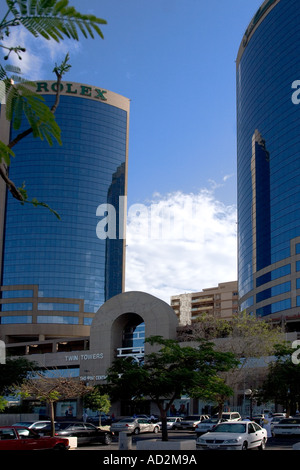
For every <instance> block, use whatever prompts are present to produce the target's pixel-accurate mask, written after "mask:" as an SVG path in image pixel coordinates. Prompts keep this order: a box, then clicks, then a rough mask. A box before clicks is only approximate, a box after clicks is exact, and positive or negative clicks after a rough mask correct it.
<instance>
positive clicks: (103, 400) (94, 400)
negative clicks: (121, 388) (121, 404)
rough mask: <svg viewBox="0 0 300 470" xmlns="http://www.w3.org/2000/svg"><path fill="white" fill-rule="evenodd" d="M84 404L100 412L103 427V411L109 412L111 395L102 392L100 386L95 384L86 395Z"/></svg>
mask: <svg viewBox="0 0 300 470" xmlns="http://www.w3.org/2000/svg"><path fill="white" fill-rule="evenodd" d="M84 406H86V407H87V408H89V409H90V410H92V411H98V412H99V427H101V412H103V413H108V411H109V409H110V400H109V396H108V395H107V394H102V393H101V391H100V389H99V387H97V386H95V387H94V388H93V390H92V391H91V392H90V393H89V394H87V395H85V397H84Z"/></svg>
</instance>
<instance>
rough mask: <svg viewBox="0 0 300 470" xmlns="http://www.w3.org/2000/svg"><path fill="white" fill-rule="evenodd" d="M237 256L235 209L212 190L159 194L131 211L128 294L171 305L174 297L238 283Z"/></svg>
mask: <svg viewBox="0 0 300 470" xmlns="http://www.w3.org/2000/svg"><path fill="white" fill-rule="evenodd" d="M236 252H237V248H236V207H235V206H226V205H225V204H223V203H221V202H220V201H218V200H216V198H215V196H214V193H213V191H212V190H211V191H209V190H205V189H204V190H201V191H199V193H198V194H184V193H182V192H176V193H172V194H168V195H165V196H160V195H159V194H156V195H155V196H154V198H153V200H152V201H150V202H147V204H145V205H142V204H137V205H133V206H131V207H129V209H128V220H127V260H126V290H127V291H129V290H140V291H144V292H147V293H149V294H152V295H155V296H157V297H159V298H161V299H163V300H165V301H166V302H168V303H169V301H170V296H171V295H176V294H182V293H184V292H197V291H200V290H202V289H203V288H206V287H214V286H216V285H217V284H218V283H220V282H227V281H234V280H236V278H237V273H236V264H237V261H236V258H237V257H236Z"/></svg>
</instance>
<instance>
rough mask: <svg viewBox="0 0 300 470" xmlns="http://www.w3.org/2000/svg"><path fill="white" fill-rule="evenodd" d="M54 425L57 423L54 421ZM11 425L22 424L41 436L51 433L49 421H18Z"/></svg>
mask: <svg viewBox="0 0 300 470" xmlns="http://www.w3.org/2000/svg"><path fill="white" fill-rule="evenodd" d="M54 424H55V427H57V423H56V422H55V423H54ZM13 426H23V427H26V428H28V429H32V430H33V431H36V432H37V433H38V434H40V435H41V436H50V433H51V421H48V420H47V421H20V422H18V423H14V424H13Z"/></svg>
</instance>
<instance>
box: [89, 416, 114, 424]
mask: <svg viewBox="0 0 300 470" xmlns="http://www.w3.org/2000/svg"><path fill="white" fill-rule="evenodd" d="M86 421H87V423H92V424H94V425H95V426H99V423H100V416H99V415H96V416H88V417H87V420H86ZM111 422H112V419H111V417H110V416H108V415H106V414H101V426H107V425H109V424H111Z"/></svg>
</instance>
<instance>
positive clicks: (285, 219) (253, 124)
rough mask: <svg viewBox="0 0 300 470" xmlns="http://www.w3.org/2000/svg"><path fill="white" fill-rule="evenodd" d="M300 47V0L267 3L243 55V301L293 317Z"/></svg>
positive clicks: (299, 219) (299, 194)
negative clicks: (296, 97) (295, 98)
mask: <svg viewBox="0 0 300 470" xmlns="http://www.w3.org/2000/svg"><path fill="white" fill-rule="evenodd" d="M299 50H300V10H299V2H298V0H273V1H265V2H264V3H263V4H262V6H261V8H260V10H259V11H258V12H257V14H256V15H255V17H254V18H253V20H252V22H251V23H250V25H249V28H248V29H247V32H246V34H245V37H244V39H243V42H242V44H241V47H240V50H239V55H238V60H237V170H238V279H239V295H240V307H241V309H244V308H246V309H247V311H248V312H249V313H250V312H253V313H255V314H256V315H258V316H268V315H272V314H274V315H273V317H274V318H275V317H278V316H284V317H286V318H289V319H293V318H296V317H297V315H298V309H297V289H298V284H297V282H298V281H297V278H300V272H299V271H298V273H297V261H298V260H299V259H300V258H299V255H298V254H297V245H298V244H299V242H300V238H299V237H300V185H299V177H300V105H297V104H295V101H294V100H293V99H292V97H293V93H294V92H295V90H294V89H293V88H292V84H293V83H294V81H295V80H300V56H299ZM293 101H294V102H293ZM298 295H300V291H299V290H298Z"/></svg>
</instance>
